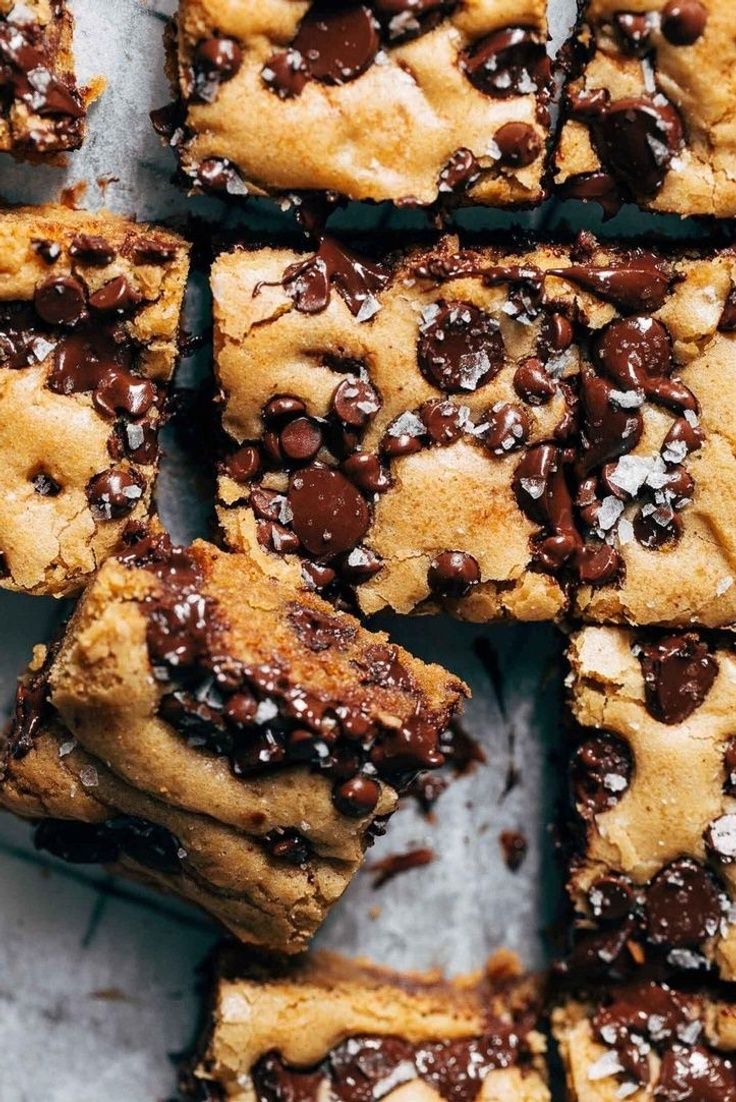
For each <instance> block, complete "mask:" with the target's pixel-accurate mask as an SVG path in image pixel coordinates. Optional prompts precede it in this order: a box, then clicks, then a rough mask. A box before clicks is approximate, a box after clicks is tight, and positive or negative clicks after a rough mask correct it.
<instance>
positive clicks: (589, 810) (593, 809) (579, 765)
mask: <svg viewBox="0 0 736 1102" xmlns="http://www.w3.org/2000/svg"><path fill="white" fill-rule="evenodd" d="M632 771H633V764H632V761H631V751H630V750H629V747H628V746H627V745H626V743H625V742H623V741H622V740H621V739H619V738H616V736H615V735H611V734H609V733H608V732H601V733H600V734H598V735H594V736H592V737H591V738H589V739H586V741H585V742H583V743H582V744H581V745H580V746H579V747H578V748H577V750H576V752H575V756H574V758H573V763H572V771H571V780H572V787H573V792H574V795H575V800H576V802H577V804H578V807H579V810H580V812H581V814H588V815H590V814H592V815H600V814H601V812H603V811H607V810H608V808H610V807H613V806H614V805H615V804H617V803H618V801H619V800H620V799H621V797H622V796H623V794H624V792H625V791H626V789H627V788H628V787H629V784H630V782H631V774H632Z"/></svg>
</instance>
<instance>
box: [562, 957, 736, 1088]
mask: <svg viewBox="0 0 736 1102" xmlns="http://www.w3.org/2000/svg"><path fill="white" fill-rule="evenodd" d="M553 1030H554V1034H555V1037H556V1039H557V1042H558V1044H559V1048H560V1053H561V1055H562V1059H563V1063H564V1066H565V1071H566V1077H567V1086H568V1094H567V1097H568V1098H569V1099H570V1102H617V1100H618V1099H620V1098H630V1099H633V1102H645V1100H647V1099H651V1098H682V1099H685V1098H693V1099H695V1098H702V1099H713V1100H714V1102H715V1100H716V1099H718V1102H733V1100H734V1099H736V1059H734V1049H736V1003H734V999H733V993H732V992H728V991H726V992H724V991H723V990H720V991H718V990H717V991H708V990H707V989H700V988H695V989H693V988H692V987H690V988H688V989H684V990H680V989H678V988H677V986H673V985H672V984H671V983H665V982H662V981H661V980H652V979H649V980H641V981H639V982H637V983H635V984H630V985H627V986H621V987H612V988H607V989H593V990H592V991H591V992H588V993H586V994H583V995H582V996H580V997H578V998H570V999H568V1000H567V1001H566V1002H564V1003H563V1004H562V1005H561V1006H559V1007H558V1008H557V1009H556V1010H555V1012H554V1014H553Z"/></svg>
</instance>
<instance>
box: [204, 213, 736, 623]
mask: <svg viewBox="0 0 736 1102" xmlns="http://www.w3.org/2000/svg"><path fill="white" fill-rule="evenodd" d="M734 286H736V254H734V253H733V252H731V251H726V252H722V253H719V254H715V255H711V256H707V257H698V256H692V257H679V258H674V257H666V256H664V255H658V254H656V253H653V252H650V251H646V250H643V249H640V248H630V249H628V250H626V249H622V248H615V247H611V246H607V245H603V244H599V243H598V242H596V241H595V240H594V239H593V238H591V237H590V236H589V235H583V236H582V237H581V238H580V239H579V240H578V241H577V242H576V244H575V245H574V246H572V247H567V246H561V245H559V246H553V245H544V246H538V247H537V248H536V249H534V250H530V251H522V252H514V251H511V250H508V249H501V248H484V249H469V248H461V247H460V245H459V244H458V242H457V240H455V239H453V238H445V239H444V240H443V241H442V243H441V244H439V245H438V246H437V247H436V248H434V249H432V250H430V251H416V252H409V253H405V254H403V255H398V256H394V257H391V258H388V259H387V258H382V259H379V260H375V259H370V258H367V257H366V256H364V255H361V254H360V253H358V252H355V251H354V250H352V249H350V248H348V247H347V246H346V245H345V244H344V243H341V242H338V241H337V240H335V239H333V238H329V237H325V238H323V239H322V241H321V243H320V244H319V248H318V249H317V251H316V252H315V253H314V254H312V255H306V254H298V253H294V252H291V251H288V250H276V249H261V250H251V251H248V250H242V249H241V250H237V251H234V252H231V253H229V254H225V255H223V256H221V257H220V258H219V259H218V260H217V262H216V263H215V265H214V269H213V275H212V288H213V294H214V311H215V353H216V360H217V372H218V378H219V383H220V386H221V389H222V395H223V425H224V429H225V433H226V442H225V453H224V455H223V457H222V461H221V475H220V480H219V498H220V505H219V515H220V521H221V525H222V528H223V530H224V534H225V538H226V540H227V542H228V543H229V544H230V545H231V546H233V547H236V548H242V547H245V548H248V549H249V550H250V551H251V553H253V554H254V555H256V556H257V557H258V559H259V561H260V562H261V563H262V564H263V565H264V569H267V570H270V571H271V572H273V573H274V574H277V575H278V576H280V577H284V578H291V579H293V580H294V581H295V583H296V582H297V581H298V580H299V578H300V575H303V577H305V578H306V579H307V581H308V583H309V584H311V585H312V586H314V587H315V588H317V589H320V590H321V591H322V592H324V593H325V594H335V593H342V594H344V593H345V592H346V591H347V592H348V593H349V594H352V595H354V596H355V598H356V599H357V601H358V604H359V605H360V607H361V609H362V610H363V611H364V612H366V613H373V612H376V611H378V610H380V609H382V608H386V607H389V608H392V609H395V610H397V611H399V612H402V613H407V612H411V611H414V610H416V611H432V610H435V609H437V608H439V607H442V608H445V609H449V610H450V611H452V612H453V613H455V614H456V615H459V616H462V617H465V618H468V619H473V620H481V621H482V620H492V619H495V618H501V617H511V618H515V619H519V620H546V619H553V618H555V617H557V616H559V615H560V614H561V613H562V612H564V611H565V610H566V609H567V608H568V607H570V606H572V607H573V608H574V609H575V610H576V612H577V613H578V614H579V615H581V616H582V617H584V618H586V619H590V620H596V621H597V620H605V621H631V622H633V623H666V624H670V623H671V624H689V623H691V622H700V623H703V624H707V625H711V626H719V625H723V624H727V623H728V624H732V623H734V622H736V586H733V584H732V583H733V563H734V561H736V545H735V543H734V533H735V532H736V456H735V455H734V435H733V432H732V429H731V422H732V418H731V415H730V410H731V406H732V402H733V398H734V397H735V396H736V343H734V342H735V341H736V337H734V332H733V330H734V328H736V294H735V293H734Z"/></svg>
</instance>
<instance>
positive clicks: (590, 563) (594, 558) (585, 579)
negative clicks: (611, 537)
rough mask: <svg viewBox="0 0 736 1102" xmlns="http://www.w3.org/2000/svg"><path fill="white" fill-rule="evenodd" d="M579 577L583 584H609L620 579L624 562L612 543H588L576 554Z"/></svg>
mask: <svg viewBox="0 0 736 1102" xmlns="http://www.w3.org/2000/svg"><path fill="white" fill-rule="evenodd" d="M575 566H576V569H577V573H578V578H579V579H580V581H581V582H582V584H583V585H593V586H598V585H608V584H610V583H611V582H614V581H618V580H620V578H621V576H622V574H623V571H624V562H623V559H622V558H621V555H620V554H619V552H618V551H617V550H616V548H615V547H611V546H610V544H607V543H601V544H586V545H585V546H584V547H581V548H580V550H579V551H578V552H577V554H576V556H575Z"/></svg>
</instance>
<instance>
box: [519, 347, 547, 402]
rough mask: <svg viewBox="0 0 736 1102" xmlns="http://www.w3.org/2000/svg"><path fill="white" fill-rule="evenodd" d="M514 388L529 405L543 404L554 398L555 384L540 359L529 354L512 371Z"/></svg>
mask: <svg viewBox="0 0 736 1102" xmlns="http://www.w3.org/2000/svg"><path fill="white" fill-rule="evenodd" d="M514 390H515V391H516V393H517V394H518V395H519V397H520V398H522V399H523V400H524V401H525V402H528V403H529V405H530V406H544V405H547V403H548V402H551V401H552V399H553V398H554V396H555V394H556V393H557V386H556V384H555V381H554V379H553V378H552V377H551V376H550V375H549V374H548V373H547V371H546V370H545V367H544V364H543V363H542V361H541V360H539V359H537V357H536V356H530V357H529V358H528V359H526V360H522V362H521V363H520V364H519V366H518V367H517V369H516V371H515V373H514Z"/></svg>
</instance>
